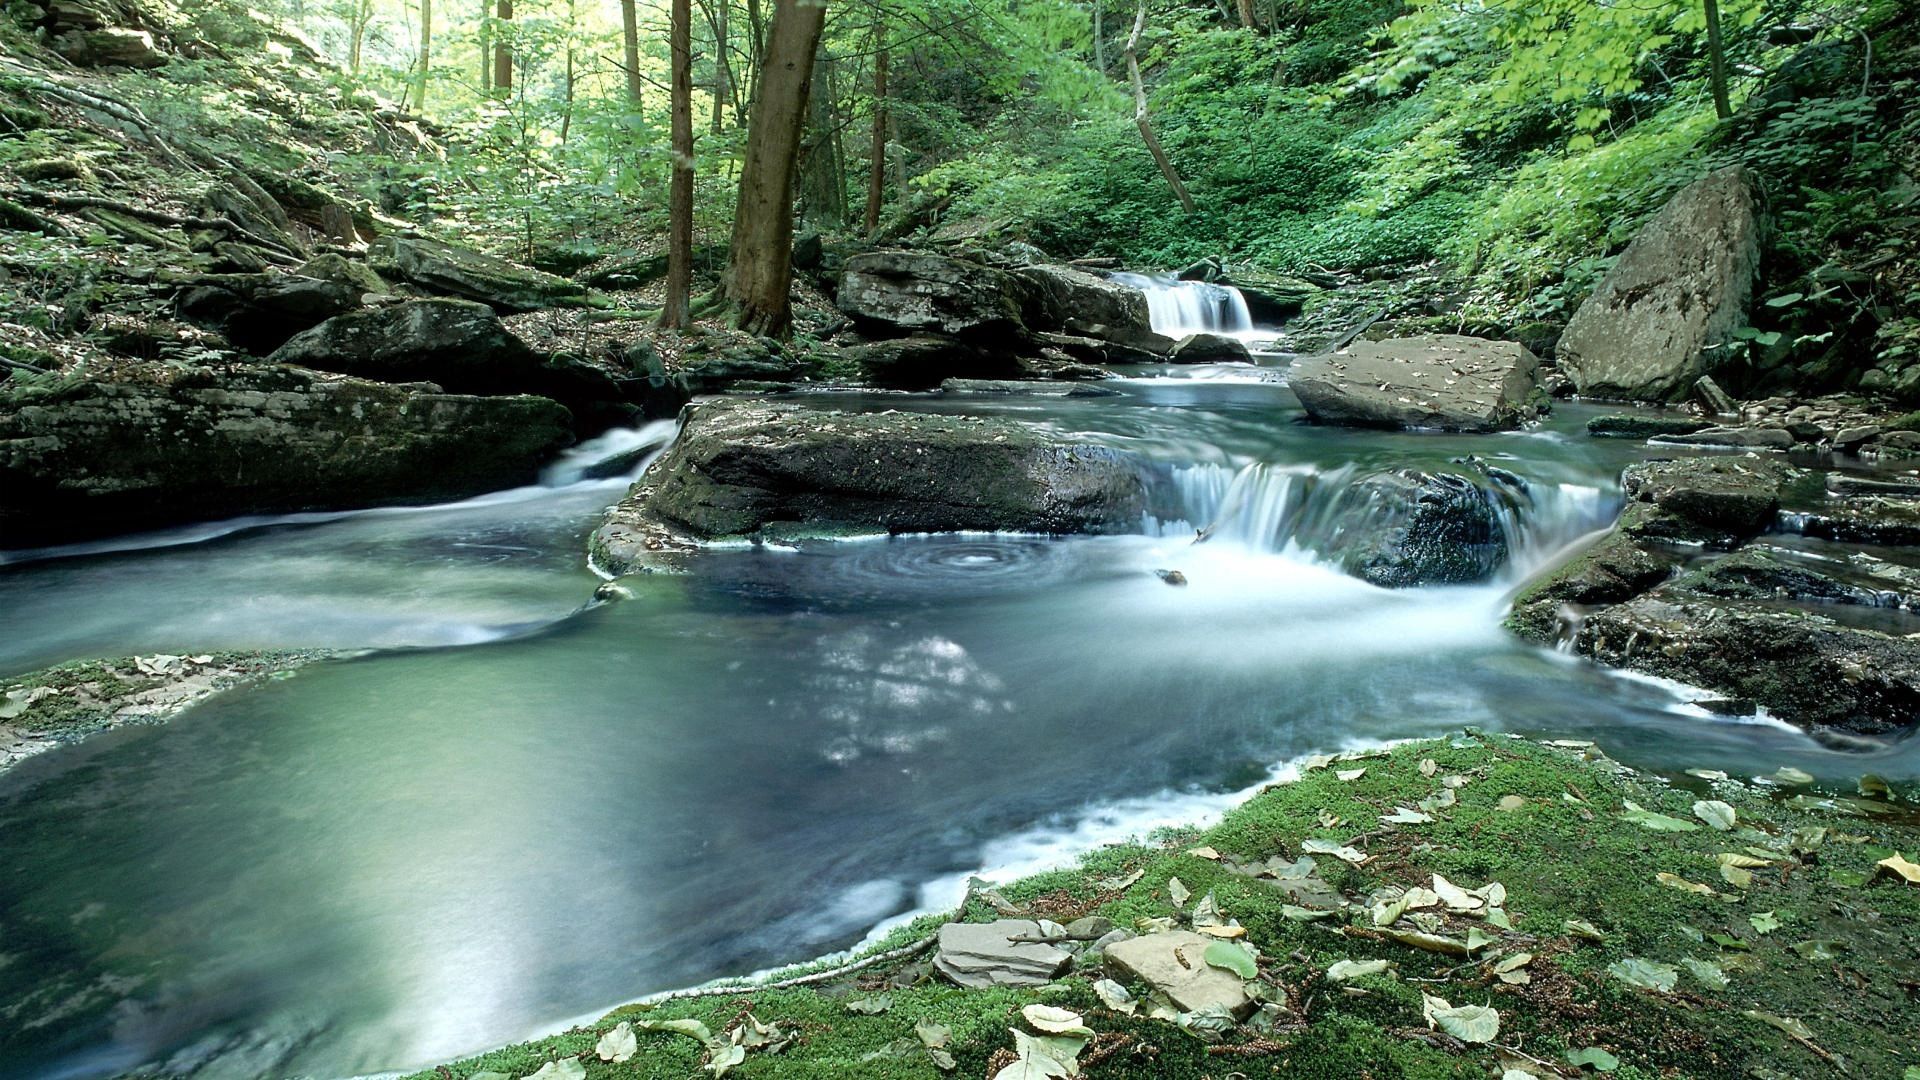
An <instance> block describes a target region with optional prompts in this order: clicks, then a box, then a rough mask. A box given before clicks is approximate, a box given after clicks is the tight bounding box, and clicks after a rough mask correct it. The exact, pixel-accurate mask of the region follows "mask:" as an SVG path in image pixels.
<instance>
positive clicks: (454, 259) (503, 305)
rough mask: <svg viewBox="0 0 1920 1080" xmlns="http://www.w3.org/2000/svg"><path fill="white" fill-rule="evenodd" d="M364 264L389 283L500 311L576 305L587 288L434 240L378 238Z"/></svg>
mask: <svg viewBox="0 0 1920 1080" xmlns="http://www.w3.org/2000/svg"><path fill="white" fill-rule="evenodd" d="M367 264H368V265H369V266H370V267H372V268H373V270H374V272H375V273H377V274H379V275H380V276H381V277H383V278H386V279H387V280H389V281H404V282H406V283H407V284H409V285H412V286H414V287H416V288H419V289H424V290H426V291H427V292H430V293H439V294H441V295H443V296H455V297H460V298H462V299H466V300H477V301H479V302H480V303H483V304H486V305H488V306H490V307H494V308H497V309H499V310H501V311H505V312H519V311H539V310H541V309H543V308H550V307H560V306H564V305H569V304H577V303H580V302H581V301H582V300H584V299H585V297H586V289H584V288H583V287H581V286H579V285H577V284H575V283H573V282H571V281H568V280H567V279H565V278H561V277H555V276H554V275H552V274H543V273H541V272H540V271H538V270H529V269H528V268H526V267H524V266H516V265H514V264H513V263H510V262H507V261H506V260H505V259H496V258H494V257H493V256H491V255H482V254H480V253H479V252H477V251H473V250H470V249H468V248H463V247H455V246H454V245H452V244H443V243H440V242H439V241H437V240H424V239H420V238H417V237H406V236H386V237H382V238H380V239H379V240H376V241H374V242H373V244H372V246H371V247H369V248H368V249H367Z"/></svg>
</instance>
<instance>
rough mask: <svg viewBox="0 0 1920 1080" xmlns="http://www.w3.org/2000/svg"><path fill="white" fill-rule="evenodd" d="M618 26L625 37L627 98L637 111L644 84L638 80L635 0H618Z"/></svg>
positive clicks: (637, 27)
mask: <svg viewBox="0 0 1920 1080" xmlns="http://www.w3.org/2000/svg"><path fill="white" fill-rule="evenodd" d="M620 27H621V32H622V34H623V35H624V36H625V38H626V46H627V48H626V61H627V63H626V68H627V100H628V101H629V102H632V103H633V111H634V112H639V111H640V106H641V104H642V103H643V102H644V101H645V99H646V98H645V84H644V83H642V82H641V81H640V13H639V11H637V10H636V9H635V0H620Z"/></svg>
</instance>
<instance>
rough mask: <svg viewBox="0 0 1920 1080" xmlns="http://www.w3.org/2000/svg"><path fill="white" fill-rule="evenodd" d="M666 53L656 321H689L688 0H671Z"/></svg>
mask: <svg viewBox="0 0 1920 1080" xmlns="http://www.w3.org/2000/svg"><path fill="white" fill-rule="evenodd" d="M667 48H668V51H669V52H670V53H671V54H672V57H673V60H672V73H671V75H670V81H671V88H670V93H671V95H672V104H671V112H672V127H673V132H672V137H673V167H672V172H671V173H670V180H669V182H668V185H667V301H666V304H665V306H663V307H662V308H661V309H660V325H661V326H663V327H666V328H668V329H671V330H679V329H683V328H685V327H686V326H687V325H688V324H690V323H692V322H693V313H692V310H691V299H690V298H691V296H692V292H693V3H692V0H673V3H672V6H671V8H670V14H669V23H668V28H667Z"/></svg>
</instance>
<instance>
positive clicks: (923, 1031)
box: [913, 1016, 953, 1050]
mask: <svg viewBox="0 0 1920 1080" xmlns="http://www.w3.org/2000/svg"><path fill="white" fill-rule="evenodd" d="M913 1033H914V1035H915V1036H917V1037H918V1038H919V1039H920V1045H921V1046H924V1047H926V1048H927V1049H929V1050H938V1049H940V1048H941V1047H943V1046H945V1045H947V1044H948V1043H950V1042H952V1041H953V1029H952V1028H950V1027H948V1026H947V1025H945V1024H942V1023H940V1022H939V1021H937V1020H933V1019H929V1018H928V1017H924V1016H923V1017H921V1018H920V1019H919V1020H917V1021H915V1022H914V1025H913Z"/></svg>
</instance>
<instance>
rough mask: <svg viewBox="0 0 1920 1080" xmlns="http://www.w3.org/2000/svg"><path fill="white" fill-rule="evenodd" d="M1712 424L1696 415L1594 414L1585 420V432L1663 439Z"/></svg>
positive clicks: (1607, 436)
mask: <svg viewBox="0 0 1920 1080" xmlns="http://www.w3.org/2000/svg"><path fill="white" fill-rule="evenodd" d="M1713 426H1714V425H1713V421H1711V420H1703V419H1701V418H1700V417H1697V416H1596V417H1594V418H1593V419H1591V420H1589V421H1587V434H1589V435H1592V436H1593V437H1594V438H1596V439H1663V438H1667V437H1669V436H1673V435H1691V434H1693V433H1694V432H1696V431H1699V430H1701V429H1703V428H1710V427H1713Z"/></svg>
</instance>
